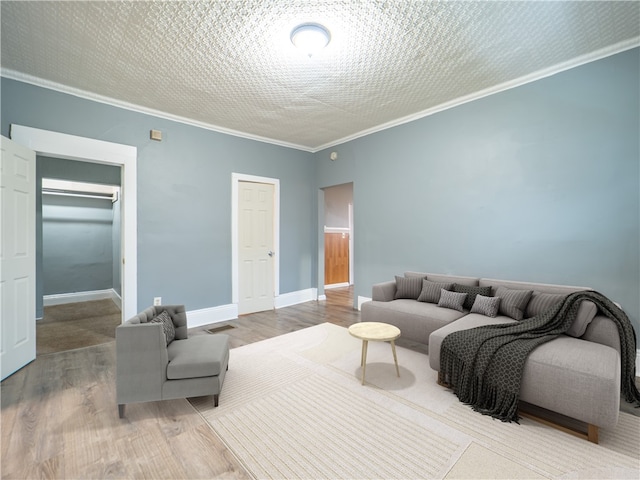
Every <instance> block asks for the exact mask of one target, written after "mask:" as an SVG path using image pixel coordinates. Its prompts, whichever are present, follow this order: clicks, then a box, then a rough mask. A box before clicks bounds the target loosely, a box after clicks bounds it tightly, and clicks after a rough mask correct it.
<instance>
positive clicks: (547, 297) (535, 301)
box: [524, 291, 567, 318]
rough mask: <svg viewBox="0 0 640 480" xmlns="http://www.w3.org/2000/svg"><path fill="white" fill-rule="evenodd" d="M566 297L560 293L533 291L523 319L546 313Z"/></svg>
mask: <svg viewBox="0 0 640 480" xmlns="http://www.w3.org/2000/svg"><path fill="white" fill-rule="evenodd" d="M566 297H567V296H566V295H563V294H561V293H541V292H535V291H534V292H533V293H532V294H531V299H530V300H529V303H528V304H527V310H526V312H525V315H524V318H531V317H535V316H536V315H539V314H540V313H542V312H546V311H547V310H549V309H550V308H552V307H553V306H555V305H556V304H558V303H560V302H562V301H563V300H564V299H565V298H566Z"/></svg>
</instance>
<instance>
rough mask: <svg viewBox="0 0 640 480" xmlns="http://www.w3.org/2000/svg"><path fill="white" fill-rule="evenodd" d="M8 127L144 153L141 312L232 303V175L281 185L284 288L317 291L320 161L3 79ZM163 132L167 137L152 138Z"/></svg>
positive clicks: (4, 130)
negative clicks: (156, 302) (157, 303)
mask: <svg viewBox="0 0 640 480" xmlns="http://www.w3.org/2000/svg"><path fill="white" fill-rule="evenodd" d="M1 95H2V104H1V108H2V110H1V121H2V134H3V135H5V136H8V133H9V124H11V123H16V124H21V125H26V126H31V127H35V128H42V129H47V130H54V131H58V132H62V133H69V134H73V135H79V136H84V137H90V138H95V139H100V140H106V141H110V142H116V143H122V144H126V145H133V146H135V147H137V148H138V172H137V173H138V309H139V310H141V309H143V308H145V307H147V306H149V305H150V304H151V303H152V302H153V297H156V296H161V297H162V299H163V302H164V303H182V304H185V305H186V307H187V309H188V310H196V309H201V308H207V307H214V306H218V305H226V304H229V303H231V174H232V172H238V173H243V174H249V175H258V176H264V177H270V178H277V179H279V180H280V193H281V203H280V205H281V206H280V228H281V231H280V252H278V253H279V258H280V273H281V278H280V292H281V293H288V292H294V291H299V290H304V289H308V288H311V287H313V286H315V283H316V277H317V254H316V249H317V244H316V236H315V232H316V223H317V206H316V205H317V199H316V187H315V166H314V163H313V155H312V154H310V153H306V152H302V151H299V150H295V149H290V148H284V147H278V146H274V145H270V144H266V143H262V142H257V141H252V140H247V139H242V138H238V137H234V136H230V135H224V134H220V133H216V132H212V131H209V130H205V129H202V128H197V127H193V126H189V125H185V124H182V123H178V122H174V121H171V120H166V119H161V118H158V117H154V116H151V115H145V114H142V113H137V112H133V111H130V110H125V109H122V108H117V107H113V106H109V105H105V104H101V103H97V102H92V101H89V100H85V99H81V98H77V97H74V96H71V95H66V94H62V93H59V92H55V91H52V90H48V89H44V88H39V87H35V86H32V85H29V84H25V83H21V82H16V81H13V80H9V79H5V78H3V79H2V84H1ZM151 129H158V130H161V131H162V133H163V141H162V142H156V141H153V140H150V139H149V131H150V130H151Z"/></svg>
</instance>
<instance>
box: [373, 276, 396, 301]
mask: <svg viewBox="0 0 640 480" xmlns="http://www.w3.org/2000/svg"><path fill="white" fill-rule="evenodd" d="M395 296H396V281H395V280H391V281H388V282H382V283H376V284H375V285H374V286H373V287H372V288H371V299H372V300H376V301H378V302H390V301H391V300H393V299H394V298H395Z"/></svg>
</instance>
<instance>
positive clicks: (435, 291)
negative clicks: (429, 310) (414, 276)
mask: <svg viewBox="0 0 640 480" xmlns="http://www.w3.org/2000/svg"><path fill="white" fill-rule="evenodd" d="M451 288H453V282H452V283H440V282H430V281H429V280H422V291H421V292H420V296H419V297H418V301H419V302H429V303H438V302H439V301H440V290H441V289H445V290H451Z"/></svg>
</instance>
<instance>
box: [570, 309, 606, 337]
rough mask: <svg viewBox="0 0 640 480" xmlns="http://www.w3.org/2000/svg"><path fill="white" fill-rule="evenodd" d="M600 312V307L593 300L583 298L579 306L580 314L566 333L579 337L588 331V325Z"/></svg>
mask: <svg viewBox="0 0 640 480" xmlns="http://www.w3.org/2000/svg"><path fill="white" fill-rule="evenodd" d="M597 313H598V307H597V306H596V304H595V303H593V302H592V301H591V300H583V301H582V302H580V307H578V315H577V316H576V319H575V320H574V321H573V323H572V324H571V326H570V327H569V330H567V331H566V332H565V333H566V334H567V335H571V336H572V337H576V338H579V337H581V336H582V335H584V332H586V331H587V327H588V326H589V324H590V323H591V320H593V319H594V318H595V316H596V314H597Z"/></svg>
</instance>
